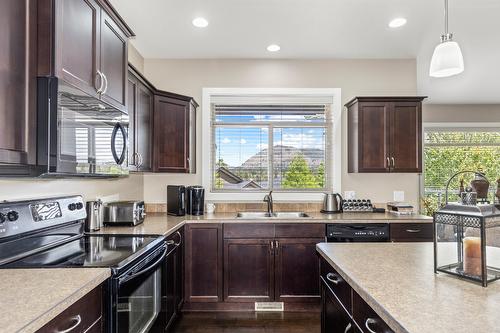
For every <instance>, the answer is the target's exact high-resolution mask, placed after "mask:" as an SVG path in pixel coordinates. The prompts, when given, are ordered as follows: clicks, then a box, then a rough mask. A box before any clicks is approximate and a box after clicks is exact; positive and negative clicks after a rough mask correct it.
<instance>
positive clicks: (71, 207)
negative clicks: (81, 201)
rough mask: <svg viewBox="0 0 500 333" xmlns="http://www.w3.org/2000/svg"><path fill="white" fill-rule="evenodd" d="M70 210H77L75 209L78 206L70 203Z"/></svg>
mask: <svg viewBox="0 0 500 333" xmlns="http://www.w3.org/2000/svg"><path fill="white" fill-rule="evenodd" d="M68 209H69V210H75V209H76V204H74V203H70V204H69V205H68Z"/></svg>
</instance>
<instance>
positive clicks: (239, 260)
mask: <svg viewBox="0 0 500 333" xmlns="http://www.w3.org/2000/svg"><path fill="white" fill-rule="evenodd" d="M272 242H273V241H272V240H269V239H226V240H224V301H226V302H270V301H272V300H273V299H274V253H273V249H272Z"/></svg>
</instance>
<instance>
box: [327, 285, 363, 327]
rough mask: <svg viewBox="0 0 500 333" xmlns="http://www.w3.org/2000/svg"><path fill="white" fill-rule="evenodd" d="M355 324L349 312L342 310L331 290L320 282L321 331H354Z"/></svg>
mask: <svg viewBox="0 0 500 333" xmlns="http://www.w3.org/2000/svg"><path fill="white" fill-rule="evenodd" d="M355 326H356V325H355V324H354V323H353V322H352V320H351V317H350V316H349V314H348V313H347V312H346V311H345V310H344V308H343V307H342V305H341V304H340V302H339V301H338V300H337V298H336V297H335V295H334V294H333V292H332V291H331V290H330V289H329V288H328V286H326V284H325V283H322V284H321V332H322V333H336V332H339V333H348V332H354V327H355Z"/></svg>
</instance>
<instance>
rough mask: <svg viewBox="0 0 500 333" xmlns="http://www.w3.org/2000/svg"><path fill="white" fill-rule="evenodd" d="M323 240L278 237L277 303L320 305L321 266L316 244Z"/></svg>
mask: <svg viewBox="0 0 500 333" xmlns="http://www.w3.org/2000/svg"><path fill="white" fill-rule="evenodd" d="M322 241H324V239H323V238H278V239H276V241H275V242H276V255H275V266H276V267H275V276H276V277H275V281H276V282H275V288H276V293H275V295H276V296H275V300H276V301H278V302H317V301H318V300H319V264H318V257H317V256H316V244H318V243H321V242H322Z"/></svg>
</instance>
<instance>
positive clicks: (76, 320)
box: [37, 285, 104, 333]
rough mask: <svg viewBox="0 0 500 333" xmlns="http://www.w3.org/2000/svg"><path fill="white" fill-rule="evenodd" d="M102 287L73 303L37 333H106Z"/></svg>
mask: <svg viewBox="0 0 500 333" xmlns="http://www.w3.org/2000/svg"><path fill="white" fill-rule="evenodd" d="M102 316H103V292H102V285H101V286H98V287H96V288H95V289H93V290H92V291H90V292H89V293H88V294H86V295H85V296H83V297H82V298H81V299H79V300H78V301H76V302H75V303H73V304H72V305H71V306H70V307H68V308H67V309H66V310H64V311H63V312H62V313H61V314H59V315H58V316H57V317H55V318H54V319H52V320H51V321H49V322H48V323H47V324H45V325H44V326H43V327H42V328H40V329H39V330H38V331H37V332H40V333H43V332H70V331H71V332H75V333H77V332H82V333H83V332H92V333H97V332H104V322H103V317H102Z"/></svg>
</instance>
